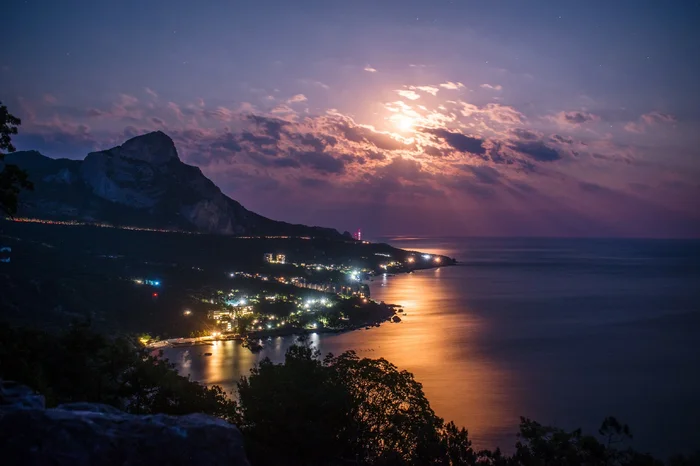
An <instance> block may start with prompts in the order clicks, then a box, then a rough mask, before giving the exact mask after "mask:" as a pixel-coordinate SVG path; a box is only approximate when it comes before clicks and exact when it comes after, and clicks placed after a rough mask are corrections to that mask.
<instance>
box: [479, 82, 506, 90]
mask: <svg viewBox="0 0 700 466" xmlns="http://www.w3.org/2000/svg"><path fill="white" fill-rule="evenodd" d="M479 87H481V88H483V89H491V90H493V91H500V90H502V89H503V86H501V85H500V84H496V85H495V86H494V85H491V84H482V85H481V86H479Z"/></svg>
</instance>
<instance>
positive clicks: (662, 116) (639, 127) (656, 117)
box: [624, 111, 678, 133]
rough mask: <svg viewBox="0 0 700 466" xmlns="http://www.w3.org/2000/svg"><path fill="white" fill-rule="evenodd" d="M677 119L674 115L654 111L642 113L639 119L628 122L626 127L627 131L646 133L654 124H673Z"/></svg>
mask: <svg viewBox="0 0 700 466" xmlns="http://www.w3.org/2000/svg"><path fill="white" fill-rule="evenodd" d="M676 121H678V120H677V118H676V117H675V116H674V115H671V114H669V113H661V112H656V111H654V112H649V113H645V114H643V115H641V116H640V117H639V120H638V121H636V122H634V121H631V122H629V123H627V124H626V125H625V126H624V128H625V131H629V132H630V133H644V132H646V130H647V129H648V128H650V127H652V126H657V125H660V124H672V123H675V122H676Z"/></svg>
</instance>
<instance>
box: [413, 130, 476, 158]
mask: <svg viewBox="0 0 700 466" xmlns="http://www.w3.org/2000/svg"><path fill="white" fill-rule="evenodd" d="M423 132H425V133H430V134H433V135H435V136H437V137H439V138H440V139H443V140H444V141H445V142H446V143H447V144H448V145H449V146H450V147H452V148H453V149H455V150H458V151H459V152H469V153H471V154H477V155H482V154H485V153H486V148H485V147H484V141H483V140H481V139H479V138H475V137H471V136H467V135H465V134H462V133H458V132H452V131H448V130H446V129H425V130H423Z"/></svg>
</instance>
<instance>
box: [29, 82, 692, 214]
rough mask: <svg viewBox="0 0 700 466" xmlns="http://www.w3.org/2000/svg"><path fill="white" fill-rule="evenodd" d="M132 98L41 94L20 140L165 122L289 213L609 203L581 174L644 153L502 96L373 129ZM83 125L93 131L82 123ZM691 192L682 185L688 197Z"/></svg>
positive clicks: (434, 105) (411, 114) (251, 195)
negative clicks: (63, 108)
mask: <svg viewBox="0 0 700 466" xmlns="http://www.w3.org/2000/svg"><path fill="white" fill-rule="evenodd" d="M423 87H426V88H427V87H429V88H430V91H429V90H428V89H422V88H423ZM434 89H444V88H439V87H436V86H415V87H414V88H411V87H409V88H407V89H405V91H407V92H413V93H416V94H418V93H421V92H425V93H426V94H430V95H432V96H435V95H436V94H437V95H440V96H441V95H442V94H441V93H440V92H436V93H435V94H434V93H433V92H432V91H433V90H434ZM397 92H398V91H397ZM130 97H131V96H129V95H127V94H124V95H122V96H117V97H115V98H114V103H112V104H111V105H106V106H104V107H92V108H91V107H88V108H87V109H77V110H76V111H74V113H72V114H65V115H63V116H60V117H56V116H55V113H56V107H55V106H53V105H51V104H50V103H49V102H46V101H45V99H43V97H42V96H39V97H38V98H37V102H34V103H32V102H25V104H26V106H25V107H23V108H22V112H24V111H25V110H24V108H27V109H29V110H31V111H33V112H34V113H33V119H32V120H29V119H27V120H26V121H27V123H26V124H25V125H23V127H22V132H21V134H20V135H19V137H18V140H17V141H18V144H21V145H22V146H23V147H22V148H37V149H44V148H49V147H50V148H53V150H54V151H57V152H53V153H52V152H49V154H51V155H60V156H72V157H76V156H84V155H85V154H86V153H87V152H89V151H92V150H96V149H103V148H105V147H112V146H114V145H118V144H121V143H123V142H124V140H125V139H126V138H128V137H133V136H136V135H139V134H143V133H144V132H148V131H153V130H156V129H164V130H166V132H167V134H168V135H170V136H171V137H172V138H173V139H174V140H175V142H176V146H177V148H178V151H179V153H180V156H181V158H182V159H183V161H185V162H187V163H191V164H195V165H197V166H199V167H200V168H201V169H202V170H203V171H204V173H205V174H207V175H208V176H210V177H212V178H213V179H214V181H215V182H216V183H217V185H220V186H221V187H222V189H223V190H224V192H226V193H227V194H230V195H231V196H232V197H234V198H236V199H237V200H241V201H242V202H243V203H244V205H250V206H251V208H254V209H255V208H258V207H257V206H256V205H255V202H258V201H259V202H261V203H264V204H261V205H269V206H279V208H280V212H282V213H284V211H285V210H289V209H294V207H295V206H296V205H299V203H303V202H305V199H306V200H308V199H309V196H316V197H319V196H318V194H319V193H320V192H323V196H321V197H320V198H319V199H318V200H317V203H318V205H319V206H320V207H319V208H321V207H323V208H327V209H330V210H329V212H335V210H334V209H337V208H338V206H339V205H341V204H339V203H342V202H346V203H347V205H348V208H349V209H353V208H355V207H353V205H354V206H357V205H358V204H357V203H359V202H367V203H369V204H368V205H374V203H382V202H384V203H385V205H386V206H387V207H388V208H390V209H391V211H392V212H394V211H397V209H398V210H400V208H401V206H403V205H406V206H408V207H411V204H412V203H413V204H414V205H413V206H412V207H413V208H414V209H418V210H419V211H421V212H422V210H421V209H422V207H421V206H422V205H423V203H425V206H426V208H429V206H430V205H435V204H436V203H437V204H440V205H442V204H445V205H451V203H447V202H443V200H447V199H450V200H452V201H453V202H454V204H455V205H466V204H468V203H470V202H477V203H478V205H477V204H474V208H475V209H476V208H481V209H486V208H487V206H488V207H489V208H498V207H499V206H501V205H504V203H505V204H508V203H512V202H516V203H517V202H522V203H523V208H525V209H527V206H528V204H527V201H526V200H527V199H533V198H535V197H538V198H539V199H541V200H540V201H537V202H547V200H555V201H556V200H558V199H560V198H561V196H566V195H567V193H568V192H569V191H571V190H573V192H576V193H578V195H579V196H580V197H584V196H603V195H605V196H608V197H609V198H610V199H612V198H614V196H618V195H621V194H620V191H619V190H613V189H612V188H609V186H613V185H614V183H607V182H606V184H600V183H593V182H591V181H590V180H591V179H594V178H590V179H589V180H584V179H583V178H581V179H579V178H578V177H577V175H578V173H579V172H580V173H581V174H584V173H585V174H586V175H588V174H590V173H591V170H596V169H602V170H605V171H606V172H607V173H613V172H615V170H618V168H617V167H620V168H619V169H620V170H622V169H623V168H624V169H626V170H631V169H632V168H631V167H634V169H637V168H636V167H637V165H631V163H632V161H634V160H635V159H636V157H637V154H636V153H635V150H636V149H634V148H631V147H628V146H625V145H624V144H620V143H617V142H615V141H613V140H609V139H606V138H595V136H593V135H587V136H586V137H588V139H586V140H585V141H582V140H580V138H581V137H582V135H580V134H578V133H577V135H576V138H572V137H571V135H569V134H568V133H567V131H566V130H567V129H569V128H571V129H572V130H575V129H576V127H577V124H571V123H567V125H566V126H559V124H558V122H555V121H552V120H550V119H548V118H547V117H546V115H541V116H536V115H533V117H532V121H533V122H535V123H533V125H530V124H528V123H529V120H528V119H527V118H526V117H525V115H523V114H522V113H521V112H520V111H519V110H518V109H516V108H515V107H512V106H509V105H501V104H495V103H489V104H481V105H476V104H472V103H469V102H464V101H456V100H454V101H451V100H444V101H441V102H433V101H434V100H436V99H432V98H428V96H425V95H423V96H422V97H424V100H423V101H420V102H424V105H416V102H414V101H413V99H409V98H407V99H408V100H405V101H404V100H397V101H395V102H389V103H385V104H384V107H383V108H381V107H380V113H379V115H378V118H377V119H375V120H365V121H371V122H372V123H374V124H375V125H377V126H373V125H369V124H363V123H364V122H363V123H360V122H359V121H355V120H354V119H353V118H351V117H350V116H348V115H346V114H344V113H343V112H341V111H339V110H328V111H326V112H325V113H323V114H320V115H312V114H308V115H303V116H302V115H299V114H297V113H295V112H294V110H293V109H292V108H290V107H289V106H288V105H280V106H277V107H275V108H272V109H269V108H268V110H267V111H266V112H263V111H260V110H256V109H255V108H254V107H253V106H251V105H249V104H248V105H243V104H237V105H232V106H222V105H219V106H215V105H211V104H210V105H208V106H202V105H200V104H199V103H198V102H197V101H195V102H194V103H189V104H188V103H177V104H176V103H175V102H163V101H160V102H158V101H157V100H156V101H154V100H151V99H148V100H145V99H144V101H139V100H138V99H135V98H130ZM42 105H43V108H42ZM381 112H385V113H384V114H381ZM561 113H568V114H569V116H570V118H569V119H570V120H572V121H573V122H574V123H575V122H576V121H580V120H582V119H583V120H586V121H590V119H589V118H586V117H578V116H576V115H574V113H575V112H561ZM580 113H583V112H580ZM25 115H26V114H24V113H23V114H21V116H22V117H25ZM394 115H396V116H397V117H398V118H400V119H407V120H406V121H410V122H411V125H410V126H411V128H410V131H406V132H402V131H399V130H398V125H394V123H393V122H392V120H391V117H392V116H394ZM88 121H89V122H90V126H88V125H87V124H85V123H83V122H88ZM674 121H675V117H673V116H671V115H668V114H662V113H658V112H651V113H648V114H645V115H644V116H640V118H639V121H638V122H637V124H639V125H643V126H644V127H647V126H649V127H650V126H652V125H662V124H670V123H673V122H674ZM547 122H549V123H550V125H549V126H547ZM580 124H583V123H580ZM501 125H503V126H501ZM606 181H607V180H606ZM579 183H589V184H579ZM594 185H599V186H601V187H602V188H601V189H598V188H597V186H594ZM263 186H264V187H265V189H264V190H261V189H262V188H261V187H263ZM679 186H680V185H679ZM604 189H608V190H607V191H604ZM628 189H632V188H628ZM319 190H321V191H319ZM689 190H690V188H688V189H682V190H680V192H681V193H682V195H683V196H686V197H687V193H688V192H690V191H689ZM635 192H640V191H639V190H638V189H637V191H635ZM664 192H666V191H664ZM669 192H670V191H669ZM635 195H636V194H635ZM668 196H672V194H668ZM518 199H520V200H518ZM669 199H673V198H672V197H669ZM581 202H583V201H581ZM611 202H612V201H611ZM659 202H661V201H659ZM663 202H666V201H665V200H664V201H663ZM251 203H252V204H251ZM324 206H325V207H324ZM478 206H481V207H478ZM264 213H265V214H268V215H271V213H270V212H264ZM273 213H274V212H273ZM297 214H298V212H297ZM479 215H481V214H479ZM290 220H294V219H293V218H291V219H290ZM302 220H303V219H299V220H298V221H302Z"/></svg>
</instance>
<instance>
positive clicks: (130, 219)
mask: <svg viewBox="0 0 700 466" xmlns="http://www.w3.org/2000/svg"><path fill="white" fill-rule="evenodd" d="M6 160H7V162H8V163H13V164H16V165H18V166H20V168H23V169H25V170H27V172H28V173H29V178H30V180H31V181H32V182H33V183H34V185H35V189H34V191H32V192H23V193H22V194H21V195H20V209H19V215H20V216H26V217H37V218H48V219H56V220H79V221H86V222H106V223H113V224H116V225H128V226H137V227H147V228H161V229H171V230H189V231H198V232H202V233H217V234H253V235H292V236H317V237H326V238H335V239H339V238H341V235H340V233H338V232H337V231H336V230H333V229H330V228H318V227H307V226H304V225H292V224H289V223H285V222H277V221H274V220H270V219H268V218H265V217H263V216H261V215H258V214H256V213H255V212H251V211H249V210H248V209H246V208H245V207H243V206H242V205H241V204H240V203H238V202H237V201H235V200H233V199H231V198H229V197H228V196H226V195H225V194H224V193H222V192H221V190H220V189H219V188H218V187H217V186H216V185H215V184H214V183H213V182H212V181H211V180H209V179H208V178H207V177H206V176H204V174H203V173H202V171H201V170H200V169H199V168H197V167H195V166H192V165H188V164H186V163H183V162H182V161H181V160H180V158H179V156H178V153H177V149H176V148H175V143H174V142H173V140H172V139H170V137H168V135H166V134H165V133H163V132H161V131H156V132H152V133H147V134H144V135H141V136H137V137H135V138H132V139H129V140H128V141H126V142H125V143H124V144H122V145H120V146H117V147H113V148H111V149H107V150H103V151H99V152H91V153H90V154H88V155H87V157H85V160H82V161H79V160H67V159H57V160H55V159H50V158H48V157H44V156H43V155H41V154H39V153H38V152H36V151H27V152H17V153H14V154H10V155H8V156H7V159H6Z"/></svg>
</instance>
